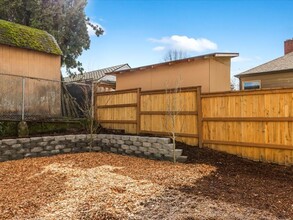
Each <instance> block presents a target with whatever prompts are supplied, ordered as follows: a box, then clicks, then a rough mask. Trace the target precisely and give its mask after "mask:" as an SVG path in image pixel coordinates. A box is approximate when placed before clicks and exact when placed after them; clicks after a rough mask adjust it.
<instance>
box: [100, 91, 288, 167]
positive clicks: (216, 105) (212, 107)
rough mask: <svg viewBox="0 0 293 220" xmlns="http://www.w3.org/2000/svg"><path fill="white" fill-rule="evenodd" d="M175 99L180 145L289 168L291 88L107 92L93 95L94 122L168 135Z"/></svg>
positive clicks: (115, 127) (136, 131)
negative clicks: (175, 98) (169, 106)
mask: <svg viewBox="0 0 293 220" xmlns="http://www.w3.org/2000/svg"><path fill="white" fill-rule="evenodd" d="M171 91H172V90H171ZM174 95H177V96H178V100H180V101H178V103H177V106H175V107H174V108H175V112H177V122H176V124H177V127H176V129H175V130H176V135H177V136H178V137H179V140H180V141H182V142H185V143H187V144H190V145H198V146H202V145H204V146H206V147H209V148H212V149H215V150H219V151H225V152H228V153H231V154H235V155H238V156H241V157H244V158H249V159H252V160H257V161H266V162H273V163H278V164H286V165H290V164H293V89H266V90H254V91H239V92H217V93H203V94H201V90H200V87H193V88H182V89H181V90H180V91H179V92H177V93H176V92H169V93H168V92H166V90H156V91H143V92H142V91H140V89H133V90H126V91H116V92H105V93H98V94H96V96H95V102H96V111H95V117H96V119H97V120H99V121H100V122H101V123H102V125H103V126H104V127H106V128H111V129H123V130H125V131H126V132H127V133H137V134H139V133H145V134H156V135H165V136H168V135H170V131H169V130H168V129H166V127H164V121H166V117H168V111H167V108H166V105H167V100H168V96H169V97H170V96H174ZM179 106H180V107H179ZM178 109H180V111H177V110H178ZM169 114H172V112H169Z"/></svg>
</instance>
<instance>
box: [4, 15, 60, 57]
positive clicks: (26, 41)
mask: <svg viewBox="0 0 293 220" xmlns="http://www.w3.org/2000/svg"><path fill="white" fill-rule="evenodd" d="M0 44H5V45H9V46H13V47H20V48H26V49H30V50H36V51H41V52H45V53H50V54H55V55H62V51H61V50H60V47H59V46H58V44H57V42H56V40H55V38H54V37H53V36H52V35H50V34H48V33H47V32H46V31H43V30H39V29H36V28H31V27H28V26H24V25H20V24H16V23H12V22H9V21H4V20H0Z"/></svg>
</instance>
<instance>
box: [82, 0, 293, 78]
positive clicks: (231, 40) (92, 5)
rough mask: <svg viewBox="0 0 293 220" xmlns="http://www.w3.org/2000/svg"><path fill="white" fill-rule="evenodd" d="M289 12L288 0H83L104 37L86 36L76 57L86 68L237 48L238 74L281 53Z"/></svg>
mask: <svg viewBox="0 0 293 220" xmlns="http://www.w3.org/2000/svg"><path fill="white" fill-rule="evenodd" d="M292 12H293V1H291V0H279V1H278V0H274V1H272V0H271V1H270V0H266V1H262V0H254V1H253V0H251V1H249V0H246V1H245V0H242V1H236V0H234V1H232V0H222V1H220V0H218V1H216V0H210V1H208V0H207V1H200V0H181V1H179V0H169V1H168V0H88V5H87V7H86V14H87V16H88V17H90V18H91V20H92V21H93V22H95V23H98V24H100V25H101V26H102V27H103V28H104V29H105V35H103V36H101V37H99V38H98V37H96V36H94V35H91V47H90V49H89V50H87V51H84V53H83V55H82V56H81V57H80V60H81V61H82V62H83V65H84V68H85V70H86V71H91V70H95V69H99V68H104V67H108V66H113V65H118V64H122V63H128V64H130V66H131V67H137V66H143V65H148V64H153V63H159V62H162V61H163V57H164V55H165V54H166V51H167V50H168V49H181V50H185V51H186V52H187V54H188V55H190V56H197V55H201V54H206V53H213V52H237V53H240V57H239V58H237V59H235V60H234V61H233V62H232V67H231V73H232V74H237V73H240V72H242V71H244V70H247V69H250V68H252V67H254V66H257V65H259V64H262V63H264V62H267V61H269V60H272V59H275V58H277V57H279V56H282V55H283V53H284V52H283V50H284V49H283V45H284V40H286V39H290V38H293V13H292ZM90 32H91V31H90Z"/></svg>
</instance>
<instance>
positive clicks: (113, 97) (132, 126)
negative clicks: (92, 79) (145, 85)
mask: <svg viewBox="0 0 293 220" xmlns="http://www.w3.org/2000/svg"><path fill="white" fill-rule="evenodd" d="M138 92H139V90H137V89H135V90H125V91H117V92H102V93H96V96H95V108H96V112H95V118H96V120H98V121H99V122H100V123H101V125H102V126H103V127H105V128H108V129H119V130H125V132H127V133H137V121H138V118H137V111H138V110H137V106H138V105H137V101H138V95H137V94H138Z"/></svg>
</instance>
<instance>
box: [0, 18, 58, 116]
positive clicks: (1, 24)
mask: <svg viewBox="0 0 293 220" xmlns="http://www.w3.org/2000/svg"><path fill="white" fill-rule="evenodd" d="M61 55H62V51H61V50H60V48H59V46H58V44H57V42H56V40H55V38H54V37H53V36H52V35H50V34H48V33H47V32H46V31H43V30H39V29H35V28H31V27H27V26H24V25H20V24H16V23H12V22H8V21H4V20H0V116H1V115H2V116H5V115H10V116H11V117H18V116H19V115H20V114H21V112H22V111H23V112H24V113H25V115H26V116H27V117H28V116H31V117H40V116H41V117H44V116H46V117H52V116H60V115H61V75H60V67H61Z"/></svg>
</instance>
